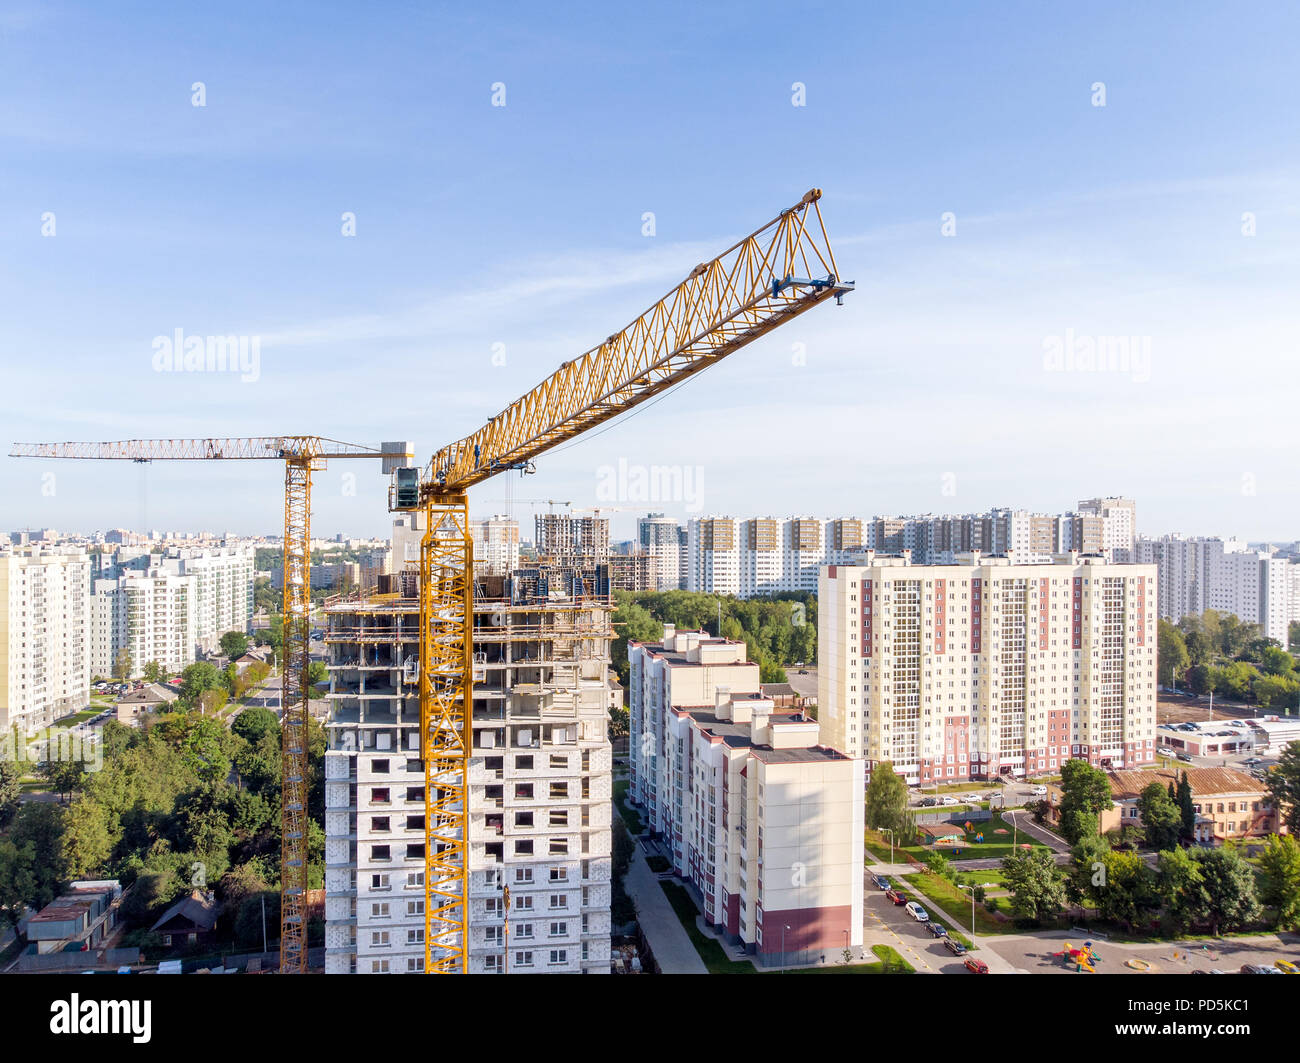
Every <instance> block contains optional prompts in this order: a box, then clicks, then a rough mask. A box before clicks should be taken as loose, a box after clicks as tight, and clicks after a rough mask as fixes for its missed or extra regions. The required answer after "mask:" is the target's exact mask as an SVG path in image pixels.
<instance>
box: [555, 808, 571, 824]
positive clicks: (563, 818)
mask: <svg viewBox="0 0 1300 1063" xmlns="http://www.w3.org/2000/svg"><path fill="white" fill-rule="evenodd" d="M550 822H551V826H552V827H567V826H568V825H569V812H568V809H564V808H553V809H551V820H550Z"/></svg>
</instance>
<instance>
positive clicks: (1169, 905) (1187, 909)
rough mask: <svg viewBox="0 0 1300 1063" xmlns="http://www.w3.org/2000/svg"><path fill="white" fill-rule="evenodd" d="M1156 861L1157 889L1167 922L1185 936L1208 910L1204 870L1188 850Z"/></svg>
mask: <svg viewBox="0 0 1300 1063" xmlns="http://www.w3.org/2000/svg"><path fill="white" fill-rule="evenodd" d="M1156 860H1157V862H1156V889H1157V892H1158V894H1159V896H1160V897H1161V898H1162V899H1163V900H1164V905H1165V918H1166V919H1167V920H1168V922H1169V924H1170V925H1171V927H1172V928H1173V929H1174V931H1175V932H1176V933H1182V932H1183V931H1185V930H1186V929H1187V927H1188V926H1189V925H1190V924H1191V922H1192V921H1193V920H1194V919H1195V918H1196V917H1197V915H1198V914H1199V913H1201V912H1203V911H1204V910H1205V905H1206V901H1207V895H1206V892H1205V881H1204V876H1203V875H1202V874H1201V867H1200V865H1199V864H1198V863H1197V862H1196V861H1195V860H1194V859H1192V857H1191V855H1190V854H1189V853H1188V852H1187V850H1186V849H1170V850H1168V851H1167V852H1162V853H1161V854H1160V855H1159V856H1158V857H1157V858H1156Z"/></svg>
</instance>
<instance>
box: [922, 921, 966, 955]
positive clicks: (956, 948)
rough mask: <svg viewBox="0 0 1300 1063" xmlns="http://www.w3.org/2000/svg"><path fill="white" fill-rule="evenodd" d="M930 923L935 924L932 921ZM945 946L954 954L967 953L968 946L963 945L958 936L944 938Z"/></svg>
mask: <svg viewBox="0 0 1300 1063" xmlns="http://www.w3.org/2000/svg"><path fill="white" fill-rule="evenodd" d="M930 925H931V926H934V924H933V923H931V924H930ZM943 947H944V948H945V949H947V950H948V951H949V952H951V953H952V954H953V955H954V956H965V955H966V946H965V945H963V944H962V943H961V942H960V941H958V940H957V939H956V938H949V937H946V938H944V939H943Z"/></svg>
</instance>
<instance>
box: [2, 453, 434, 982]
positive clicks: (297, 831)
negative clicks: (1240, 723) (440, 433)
mask: <svg viewBox="0 0 1300 1063" xmlns="http://www.w3.org/2000/svg"><path fill="white" fill-rule="evenodd" d="M10 457H19V458H94V459H101V460H102V459H108V460H113V459H116V460H122V461H137V462H150V461H195V460H198V461H221V460H232V459H234V460H238V459H244V460H248V459H264V460H265V459H271V460H276V461H283V462H284V584H283V586H284V600H283V602H282V610H281V611H282V613H283V617H284V623H283V627H282V638H283V640H284V652H283V659H284V668H283V669H282V673H281V675H282V678H281V699H280V704H281V708H282V713H281V717H282V718H281V725H280V769H281V791H280V808H281V811H280V970H281V971H282V972H284V973H293V974H302V973H305V972H306V970H307V910H306V909H307V816H308V811H307V788H308V781H307V718H308V699H309V698H310V696H311V686H310V684H309V683H308V681H307V666H308V664H309V652H308V651H309V645H310V635H311V630H310V613H311V474H312V472H314V471H317V470H320V469H323V468H324V467H325V463H326V462H327V461H329V460H331V459H333V458H382V459H386V460H385V465H387V464H388V462H389V461H391V462H392V463H393V464H398V463H402V462H405V461H406V460H408V459H409V458H411V457H412V455H411V454H410V453H409V452H406V451H397V450H393V449H391V444H390V449H389V450H376V449H373V448H370V447H363V446H358V445H357V444H355V443H340V442H338V441H337V440H334V439H322V438H320V437H319V436H260V437H255V438H242V439H126V440H120V441H118V442H113V443H15V444H14V448H13V450H11V451H10ZM385 471H388V470H387V469H386V470H385Z"/></svg>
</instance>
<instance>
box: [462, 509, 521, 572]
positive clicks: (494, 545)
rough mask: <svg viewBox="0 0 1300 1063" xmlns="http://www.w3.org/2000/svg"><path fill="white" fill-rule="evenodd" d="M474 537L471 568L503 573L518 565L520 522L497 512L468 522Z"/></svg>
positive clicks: (511, 570) (476, 570)
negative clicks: (472, 566) (482, 518)
mask: <svg viewBox="0 0 1300 1063" xmlns="http://www.w3.org/2000/svg"><path fill="white" fill-rule="evenodd" d="M469 532H470V535H471V536H472V537H473V539H474V571H475V572H476V573H478V574H481V575H487V576H504V575H505V574H506V573H508V572H513V571H514V570H515V569H517V568H518V567H519V522H518V521H517V520H515V519H514V518H512V517H505V516H501V515H499V514H497V515H493V516H491V517H488V518H486V519H484V520H472V521H470V522H469Z"/></svg>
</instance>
